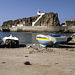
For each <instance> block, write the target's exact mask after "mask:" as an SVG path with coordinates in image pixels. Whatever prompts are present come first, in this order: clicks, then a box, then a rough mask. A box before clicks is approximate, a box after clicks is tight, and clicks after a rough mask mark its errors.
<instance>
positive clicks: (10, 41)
mask: <svg viewBox="0 0 75 75" xmlns="http://www.w3.org/2000/svg"><path fill="white" fill-rule="evenodd" d="M3 42H4V44H5V45H6V47H9V48H11V47H18V45H19V39H18V38H17V37H13V36H12V35H10V36H6V37H4V38H3Z"/></svg>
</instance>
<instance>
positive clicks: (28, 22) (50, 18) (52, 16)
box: [2, 12, 60, 27]
mask: <svg viewBox="0 0 75 75" xmlns="http://www.w3.org/2000/svg"><path fill="white" fill-rule="evenodd" d="M38 17H39V15H37V16H34V17H29V18H22V19H17V20H14V21H13V20H9V21H5V22H4V23H3V25H2V27H12V26H17V25H18V24H19V25H20V24H22V25H23V26H32V22H34V21H35V20H36V19H37V18H38ZM35 26H47V27H50V26H60V22H59V19H58V14H57V13H53V12H50V13H45V14H44V15H43V16H42V17H41V18H40V19H39V21H38V22H37V23H36V24H35Z"/></svg>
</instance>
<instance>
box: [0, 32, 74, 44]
mask: <svg viewBox="0 0 75 75" xmlns="http://www.w3.org/2000/svg"><path fill="white" fill-rule="evenodd" d="M10 34H12V36H15V37H17V38H18V39H19V43H20V44H34V43H38V42H37V40H36V35H38V34H45V35H50V33H49V32H41V33H40V32H39V33H35V32H34V33H32V32H0V35H1V36H2V38H3V37H5V36H9V35H10ZM57 34H62V35H66V36H71V35H72V34H73V33H65V34H64V33H57Z"/></svg>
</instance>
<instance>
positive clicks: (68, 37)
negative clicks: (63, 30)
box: [50, 33, 72, 44]
mask: <svg viewBox="0 0 75 75" xmlns="http://www.w3.org/2000/svg"><path fill="white" fill-rule="evenodd" d="M50 36H52V37H66V38H67V39H66V40H65V41H61V42H60V43H61V44H63V43H68V42H69V41H71V40H72V37H71V36H63V35H57V34H52V33H51V34H50Z"/></svg>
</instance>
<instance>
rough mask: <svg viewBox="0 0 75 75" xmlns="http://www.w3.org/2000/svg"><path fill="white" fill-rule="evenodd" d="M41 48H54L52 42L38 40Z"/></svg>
mask: <svg viewBox="0 0 75 75" xmlns="http://www.w3.org/2000/svg"><path fill="white" fill-rule="evenodd" d="M38 42H39V43H40V45H41V46H43V47H46V46H53V42H52V41H47V40H38Z"/></svg>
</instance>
